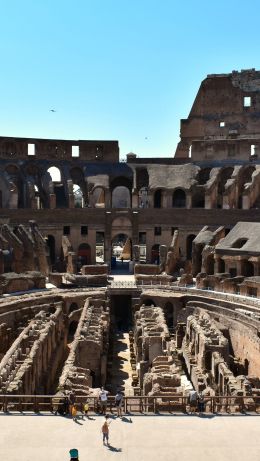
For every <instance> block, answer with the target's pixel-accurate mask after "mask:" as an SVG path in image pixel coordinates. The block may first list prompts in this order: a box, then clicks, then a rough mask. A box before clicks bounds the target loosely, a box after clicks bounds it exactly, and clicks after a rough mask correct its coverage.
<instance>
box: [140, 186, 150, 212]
mask: <svg viewBox="0 0 260 461" xmlns="http://www.w3.org/2000/svg"><path fill="white" fill-rule="evenodd" d="M138 207H139V208H148V207H149V201H148V189H147V187H141V189H139V191H138Z"/></svg>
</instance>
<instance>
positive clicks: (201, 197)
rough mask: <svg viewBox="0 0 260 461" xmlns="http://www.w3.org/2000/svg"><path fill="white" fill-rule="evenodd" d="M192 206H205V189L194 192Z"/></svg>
mask: <svg viewBox="0 0 260 461" xmlns="http://www.w3.org/2000/svg"><path fill="white" fill-rule="evenodd" d="M192 208H205V190H204V189H197V190H195V192H194V193H193V194H192Z"/></svg>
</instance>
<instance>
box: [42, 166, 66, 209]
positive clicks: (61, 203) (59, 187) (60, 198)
mask: <svg viewBox="0 0 260 461" xmlns="http://www.w3.org/2000/svg"><path fill="white" fill-rule="evenodd" d="M47 171H48V173H49V174H50V176H51V180H52V182H53V192H54V194H55V196H56V208H67V206H68V204H67V198H66V193H65V188H64V184H63V183H62V182H61V172H60V170H59V168H57V167H56V166H51V167H50V168H48V170H47Z"/></svg>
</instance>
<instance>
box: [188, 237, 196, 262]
mask: <svg viewBox="0 0 260 461" xmlns="http://www.w3.org/2000/svg"><path fill="white" fill-rule="evenodd" d="M195 237H196V235H194V234H190V235H188V237H187V240H186V259H187V260H189V261H191V259H192V242H193V240H194V239H195Z"/></svg>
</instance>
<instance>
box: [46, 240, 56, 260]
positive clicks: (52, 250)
mask: <svg viewBox="0 0 260 461" xmlns="http://www.w3.org/2000/svg"><path fill="white" fill-rule="evenodd" d="M47 245H48V247H49V251H50V262H51V265H52V266H53V265H54V264H55V258H56V256H55V237H53V235H48V238H47Z"/></svg>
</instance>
